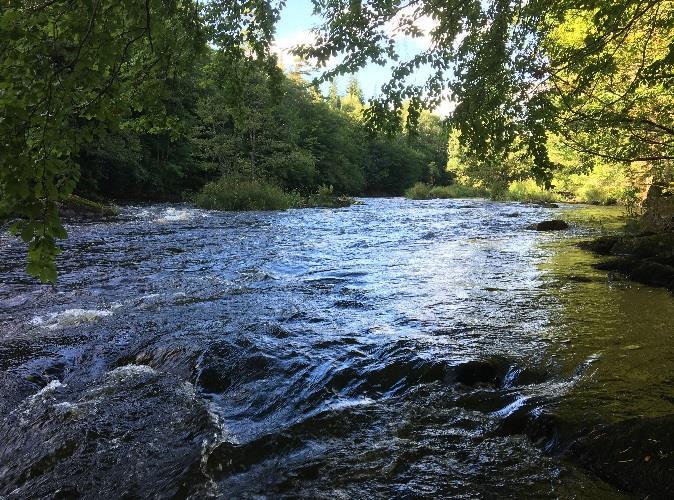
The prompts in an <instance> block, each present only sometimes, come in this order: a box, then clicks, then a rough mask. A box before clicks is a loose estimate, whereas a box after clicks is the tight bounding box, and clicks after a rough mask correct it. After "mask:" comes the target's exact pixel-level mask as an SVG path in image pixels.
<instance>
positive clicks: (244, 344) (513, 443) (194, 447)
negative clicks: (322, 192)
mask: <svg viewBox="0 0 674 500" xmlns="http://www.w3.org/2000/svg"><path fill="white" fill-rule="evenodd" d="M578 213H579V212H578V209H577V208H573V207H563V208H560V209H545V208H540V207H536V206H531V205H520V204H503V203H492V202H486V201H478V200H460V201H456V200H455V201H430V202H429V201H425V202H411V201H405V200H401V199H368V200H366V204H365V206H354V207H350V208H346V209H339V210H308V209H307V210H291V211H287V212H273V213H251V212H249V213H218V212H205V211H200V210H196V209H193V208H190V207H185V206H173V207H169V206H149V207H127V208H124V209H123V211H122V215H121V217H120V218H119V219H117V220H114V221H101V222H93V223H92V222H89V223H86V222H83V223H78V224H74V225H70V226H69V227H68V231H69V233H70V239H69V240H68V241H67V242H66V243H65V244H64V253H63V254H62V256H61V257H60V258H59V266H60V275H59V285H58V286H57V287H55V288H52V287H49V286H38V285H35V284H34V283H33V282H32V281H31V280H29V279H27V278H26V277H25V275H24V273H23V267H24V264H23V259H24V256H23V253H22V252H23V249H22V248H21V246H20V245H19V244H18V243H17V242H16V241H14V240H13V239H12V238H10V237H9V236H7V235H3V236H2V237H0V250H1V252H2V261H1V263H0V266H1V267H0V278H1V285H0V332H1V333H0V391H2V392H1V393H2V398H1V399H0V496H2V495H5V496H8V497H10V498H12V497H17V498H18V497H28V496H30V497H43V496H44V497H52V496H53V495H58V496H60V497H73V496H78V495H83V496H85V497H98V498H106V497H107V498H110V497H119V496H130V497H148V496H155V495H157V496H161V497H164V496H171V495H173V496H178V497H184V496H190V495H192V496H195V497H197V496H198V497H201V496H208V495H211V496H220V497H254V496H256V495H267V496H273V497H278V496H284V495H287V496H289V497H297V496H303V497H319V498H371V497H424V496H427V497H438V496H440V497H442V496H445V497H447V496H453V497H466V498H474V497H505V496H514V497H517V496H525V495H526V496H534V497H562V498H567V497H577V498H597V497H600V498H605V497H609V498H618V497H620V493H619V492H617V491H616V490H615V489H614V488H613V487H612V486H611V485H608V484H605V483H603V482H602V481H601V480H599V479H597V478H594V477H593V476H592V475H591V474H590V473H588V472H585V471H584V470H583V469H581V468H579V467H577V466H576V465H574V464H573V463H570V462H568V461H566V460H565V459H563V458H562V457H563V456H562V455H560V453H559V451H560V450H561V449H562V448H563V445H564V443H565V442H567V443H568V440H570V439H572V438H573V436H574V435H575V434H577V433H580V432H582V431H583V430H587V429H588V428H589V427H590V426H592V425H594V424H596V423H607V422H613V421H617V420H621V419H624V418H628V417H634V416H656V415H664V414H671V413H672V412H673V411H674V373H672V369H671V367H672V366H674V365H673V362H674V338H673V337H674V333H673V330H674V324H673V319H672V318H674V300H673V299H672V296H671V295H670V294H668V293H667V292H665V291H662V290H656V289H651V288H648V287H643V286H638V285H634V284H630V283H627V282H624V281H621V280H618V279H617V278H616V277H612V276H609V275H607V274H606V273H602V272H599V271H594V270H593V269H592V268H591V267H590V265H591V264H592V262H594V257H592V256H590V255H588V254H585V253H583V252H581V251H580V250H578V249H576V248H575V247H574V246H573V243H574V242H575V241H577V239H578V238H580V237H583V236H588V235H591V234H594V233H596V231H597V228H596V227H592V226H583V225H580V224H578V223H576V224H575V225H574V228H573V229H572V230H571V231H567V232H563V233H554V234H553V233H537V232H535V231H529V230H526V229H525V227H526V226H527V225H528V224H530V223H532V222H536V221H540V220H543V219H546V218H552V217H560V216H561V217H566V218H570V219H574V217H575V219H582V217H578V216H576V215H575V214H578ZM575 219H574V220H575Z"/></svg>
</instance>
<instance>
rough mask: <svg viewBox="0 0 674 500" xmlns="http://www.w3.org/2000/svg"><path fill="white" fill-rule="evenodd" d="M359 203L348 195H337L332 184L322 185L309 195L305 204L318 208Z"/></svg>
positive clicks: (339, 206)
mask: <svg viewBox="0 0 674 500" xmlns="http://www.w3.org/2000/svg"><path fill="white" fill-rule="evenodd" d="M354 204H357V202H356V200H355V199H354V198H352V197H350V196H346V195H336V194H335V192H334V189H333V187H332V186H321V187H319V188H318V191H317V192H316V193H315V194H313V195H311V196H309V197H307V198H306V199H305V200H304V202H303V206H306V207H318V208H343V207H348V206H350V205H354Z"/></svg>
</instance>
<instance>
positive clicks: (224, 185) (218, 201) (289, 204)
mask: <svg viewBox="0 0 674 500" xmlns="http://www.w3.org/2000/svg"><path fill="white" fill-rule="evenodd" d="M194 203H195V204H196V205H197V206H198V207H201V208H207V209H213V210H285V209H288V208H293V207H299V206H302V197H301V196H300V195H299V194H297V193H288V192H286V191H284V190H283V189H281V188H280V187H279V186H276V185H274V184H271V183H270V182H267V181H262V180H247V179H228V178H225V177H223V178H222V179H220V180H218V181H215V182H211V183H209V184H206V185H205V186H204V187H203V189H202V190H201V191H200V192H199V193H198V194H197V195H196V196H195V198H194Z"/></svg>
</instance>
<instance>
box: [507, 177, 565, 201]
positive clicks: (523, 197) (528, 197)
mask: <svg viewBox="0 0 674 500" xmlns="http://www.w3.org/2000/svg"><path fill="white" fill-rule="evenodd" d="M506 198H507V199H509V200H512V201H525V202H544V203H550V202H553V201H559V196H558V195H557V194H556V193H553V192H552V191H548V190H545V189H543V188H542V187H540V186H539V185H538V184H536V182H535V181H534V180H532V179H527V180H524V181H516V182H513V183H512V184H510V186H509V187H508V192H507V193H506Z"/></svg>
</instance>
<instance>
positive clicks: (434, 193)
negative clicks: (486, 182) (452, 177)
mask: <svg viewBox="0 0 674 500" xmlns="http://www.w3.org/2000/svg"><path fill="white" fill-rule="evenodd" d="M486 194H487V193H486V192H485V190H484V189H480V188H475V187H472V186H466V185H463V184H452V185H450V186H431V185H430V184H425V183H423V182H417V183H416V184H415V185H414V186H412V187H411V188H409V189H408V190H407V191H405V197H406V198H409V199H412V200H431V199H438V198H440V199H447V198H480V197H483V196H485V195H486Z"/></svg>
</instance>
